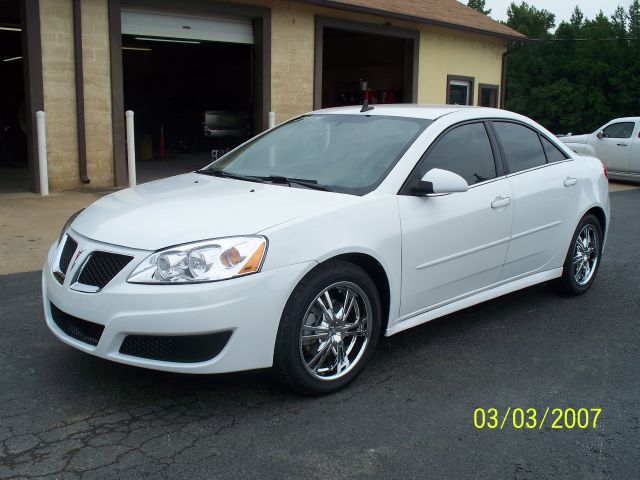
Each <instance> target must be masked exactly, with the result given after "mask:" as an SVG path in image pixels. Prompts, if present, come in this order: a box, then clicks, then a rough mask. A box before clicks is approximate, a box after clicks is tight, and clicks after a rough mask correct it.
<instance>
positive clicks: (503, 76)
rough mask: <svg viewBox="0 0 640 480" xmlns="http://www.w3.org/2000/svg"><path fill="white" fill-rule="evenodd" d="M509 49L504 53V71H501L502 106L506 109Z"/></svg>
mask: <svg viewBox="0 0 640 480" xmlns="http://www.w3.org/2000/svg"><path fill="white" fill-rule="evenodd" d="M508 53H509V50H508V49H507V50H505V51H504V53H503V54H502V71H501V73H500V83H501V85H500V108H501V109H503V110H504V97H505V93H506V92H505V87H506V86H507V55H508Z"/></svg>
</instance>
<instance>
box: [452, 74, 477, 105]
mask: <svg viewBox="0 0 640 480" xmlns="http://www.w3.org/2000/svg"><path fill="white" fill-rule="evenodd" d="M473 81H474V79H473V78H472V77H460V76H457V75H448V76H447V103H448V104H449V105H473Z"/></svg>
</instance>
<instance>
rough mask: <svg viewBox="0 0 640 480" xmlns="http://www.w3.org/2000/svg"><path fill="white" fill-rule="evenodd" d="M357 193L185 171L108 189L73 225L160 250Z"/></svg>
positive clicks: (308, 211)
mask: <svg viewBox="0 0 640 480" xmlns="http://www.w3.org/2000/svg"><path fill="white" fill-rule="evenodd" d="M360 198H361V197H357V196H354V195H347V194H341V193H333V192H323V191H318V190H310V189H303V188H296V187H288V186H286V185H270V184H263V183H254V182H246V181H242V180H233V179H228V178H219V177H210V176H205V175H200V174H196V173H188V174H185V175H178V176H176V177H170V178H166V179H163V180H158V181H155V182H150V183H146V184H143V185H140V186H137V187H133V188H128V189H126V190H122V191H119V192H116V193H112V194H111V195H108V196H106V197H104V198H102V199H100V200H98V201H97V202H95V203H93V204H92V205H91V206H89V207H88V208H87V209H86V210H84V211H83V212H82V213H81V214H80V215H79V216H78V217H77V218H76V220H75V221H74V222H73V224H72V228H73V230H75V231H76V232H78V233H79V234H80V235H83V236H85V237H88V238H91V239H93V240H96V241H99V242H105V243H110V244H113V245H121V246H125V247H130V248H137V249H143V250H158V249H160V248H164V247H168V246H171V245H177V244H180V243H187V242H194V241H198V240H206V239H209V238H217V237H227V236H233V235H248V234H254V233H258V232H260V231H262V230H265V229H267V228H269V227H272V226H274V225H278V224H281V223H284V222H287V221H290V220H293V219H295V218H299V217H303V216H307V215H313V214H314V213H317V212H319V211H326V210H328V209H333V208H339V207H341V206H342V205H345V204H348V203H351V202H355V201H358V200H359V199H360Z"/></svg>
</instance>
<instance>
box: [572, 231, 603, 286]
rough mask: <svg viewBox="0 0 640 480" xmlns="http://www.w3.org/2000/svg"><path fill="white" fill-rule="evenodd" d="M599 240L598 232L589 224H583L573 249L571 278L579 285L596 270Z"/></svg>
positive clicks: (586, 281)
mask: <svg viewBox="0 0 640 480" xmlns="http://www.w3.org/2000/svg"><path fill="white" fill-rule="evenodd" d="M599 241H600V240H599V236H598V232H597V231H596V229H595V227H594V226H593V225H591V224H587V225H585V226H584V227H583V228H582V230H580V233H579V234H578V237H577V238H576V244H575V246H574V249H573V278H574V279H575V281H576V283H577V284H578V285H580V286H584V285H586V284H587V283H589V281H590V280H591V277H593V274H594V273H595V271H596V266H597V265H598V258H599V255H598V253H599V251H600V245H599Z"/></svg>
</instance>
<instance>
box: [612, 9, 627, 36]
mask: <svg viewBox="0 0 640 480" xmlns="http://www.w3.org/2000/svg"><path fill="white" fill-rule="evenodd" d="M627 19H628V16H627V12H625V11H624V8H622V7H621V6H618V8H616V11H615V12H613V15H611V25H612V27H613V31H614V32H615V35H616V38H618V39H621V40H622V39H625V38H626V37H627Z"/></svg>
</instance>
